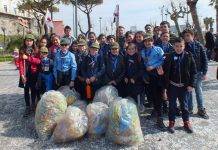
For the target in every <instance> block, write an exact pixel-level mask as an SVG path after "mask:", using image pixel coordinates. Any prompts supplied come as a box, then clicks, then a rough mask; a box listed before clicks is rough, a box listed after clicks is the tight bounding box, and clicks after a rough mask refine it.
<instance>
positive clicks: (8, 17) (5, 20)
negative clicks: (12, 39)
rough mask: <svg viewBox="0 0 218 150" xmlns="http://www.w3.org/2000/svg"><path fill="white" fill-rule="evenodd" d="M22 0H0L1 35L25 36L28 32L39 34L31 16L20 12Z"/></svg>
mask: <svg viewBox="0 0 218 150" xmlns="http://www.w3.org/2000/svg"><path fill="white" fill-rule="evenodd" d="M19 3H20V0H0V34H5V35H17V34H25V33H26V32H27V31H28V30H32V31H33V32H37V24H36V22H35V20H34V19H33V17H31V14H30V13H29V12H25V11H19V10H18V8H17V6H18V5H19Z"/></svg>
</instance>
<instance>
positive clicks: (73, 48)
mask: <svg viewBox="0 0 218 150" xmlns="http://www.w3.org/2000/svg"><path fill="white" fill-rule="evenodd" d="M71 48H72V50H73V51H75V52H76V51H77V49H78V45H77V44H73V45H72V47H71Z"/></svg>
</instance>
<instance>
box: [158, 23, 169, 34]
mask: <svg viewBox="0 0 218 150" xmlns="http://www.w3.org/2000/svg"><path fill="white" fill-rule="evenodd" d="M160 30H161V32H169V31H170V29H169V27H168V25H167V24H164V25H160Z"/></svg>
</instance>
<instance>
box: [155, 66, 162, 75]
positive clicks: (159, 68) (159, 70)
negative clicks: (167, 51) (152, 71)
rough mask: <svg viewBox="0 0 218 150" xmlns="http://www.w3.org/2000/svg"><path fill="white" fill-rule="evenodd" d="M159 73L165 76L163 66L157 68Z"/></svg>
mask: <svg viewBox="0 0 218 150" xmlns="http://www.w3.org/2000/svg"><path fill="white" fill-rule="evenodd" d="M157 73H158V75H163V74H164V71H163V68H162V66H160V67H158V68H157Z"/></svg>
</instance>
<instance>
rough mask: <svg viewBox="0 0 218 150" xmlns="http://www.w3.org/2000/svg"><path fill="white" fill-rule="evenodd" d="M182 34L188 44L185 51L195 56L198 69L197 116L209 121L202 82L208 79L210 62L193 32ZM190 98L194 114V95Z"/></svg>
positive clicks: (191, 110)
mask: <svg viewBox="0 0 218 150" xmlns="http://www.w3.org/2000/svg"><path fill="white" fill-rule="evenodd" d="M182 34H183V37H184V39H185V42H186V45H185V49H186V51H188V52H190V53H191V54H192V55H193V57H194V60H195V63H196V67H197V79H196V85H195V93H196V100H197V107H198V112H197V114H198V115H199V116H200V117H202V118H204V119H209V116H208V115H207V113H206V110H205V107H204V99H203V93H202V81H204V80H206V78H207V77H206V75H207V70H208V60H207V55H206V52H205V48H204V47H203V45H202V44H201V43H200V42H198V41H196V40H194V32H193V30H191V29H186V30H184V31H183V33H182ZM189 98H190V99H189V111H190V112H191V113H192V112H193V100H192V99H193V98H192V93H190V96H189Z"/></svg>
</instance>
